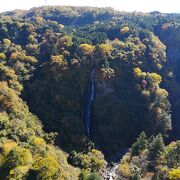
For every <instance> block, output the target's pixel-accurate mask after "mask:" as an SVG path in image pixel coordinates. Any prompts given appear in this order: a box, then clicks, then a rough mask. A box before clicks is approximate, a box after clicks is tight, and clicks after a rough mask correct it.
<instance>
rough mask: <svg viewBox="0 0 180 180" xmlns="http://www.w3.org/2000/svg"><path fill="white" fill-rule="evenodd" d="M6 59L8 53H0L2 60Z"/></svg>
mask: <svg viewBox="0 0 180 180" xmlns="http://www.w3.org/2000/svg"><path fill="white" fill-rule="evenodd" d="M5 59H6V55H5V54H4V53H0V60H2V61H3V60H5Z"/></svg>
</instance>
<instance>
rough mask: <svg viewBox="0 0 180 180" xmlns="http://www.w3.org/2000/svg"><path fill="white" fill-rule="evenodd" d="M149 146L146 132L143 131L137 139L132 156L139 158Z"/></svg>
mask: <svg viewBox="0 0 180 180" xmlns="http://www.w3.org/2000/svg"><path fill="white" fill-rule="evenodd" d="M147 144H148V140H147V137H146V134H145V132H144V131H143V132H142V133H141V134H140V135H139V137H138V138H137V140H136V142H135V143H134V144H133V145H132V149H131V151H132V156H138V155H139V154H140V153H141V151H142V150H144V149H146V147H147Z"/></svg>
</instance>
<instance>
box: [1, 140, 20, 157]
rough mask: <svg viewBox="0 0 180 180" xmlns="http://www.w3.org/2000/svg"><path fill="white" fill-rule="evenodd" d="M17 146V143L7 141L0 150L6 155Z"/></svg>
mask: <svg viewBox="0 0 180 180" xmlns="http://www.w3.org/2000/svg"><path fill="white" fill-rule="evenodd" d="M15 147H17V143H16V142H13V141H9V142H6V143H4V144H3V147H2V152H3V154H4V155H7V154H8V153H9V152H10V151H11V150H12V149H14V148H15Z"/></svg>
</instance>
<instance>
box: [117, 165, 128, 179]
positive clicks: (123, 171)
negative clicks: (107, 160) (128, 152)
mask: <svg viewBox="0 0 180 180" xmlns="http://www.w3.org/2000/svg"><path fill="white" fill-rule="evenodd" d="M119 172H120V174H121V175H122V176H123V177H126V178H128V177H130V176H131V170H130V167H129V164H128V163H126V162H125V163H124V164H120V165H119Z"/></svg>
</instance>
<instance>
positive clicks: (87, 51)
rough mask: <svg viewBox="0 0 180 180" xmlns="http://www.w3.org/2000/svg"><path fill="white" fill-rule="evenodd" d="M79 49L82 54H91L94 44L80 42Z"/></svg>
mask: <svg viewBox="0 0 180 180" xmlns="http://www.w3.org/2000/svg"><path fill="white" fill-rule="evenodd" d="M79 49H80V51H81V53H82V54H84V55H88V54H92V53H93V51H94V46H92V45H90V44H81V45H80V46H79Z"/></svg>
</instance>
